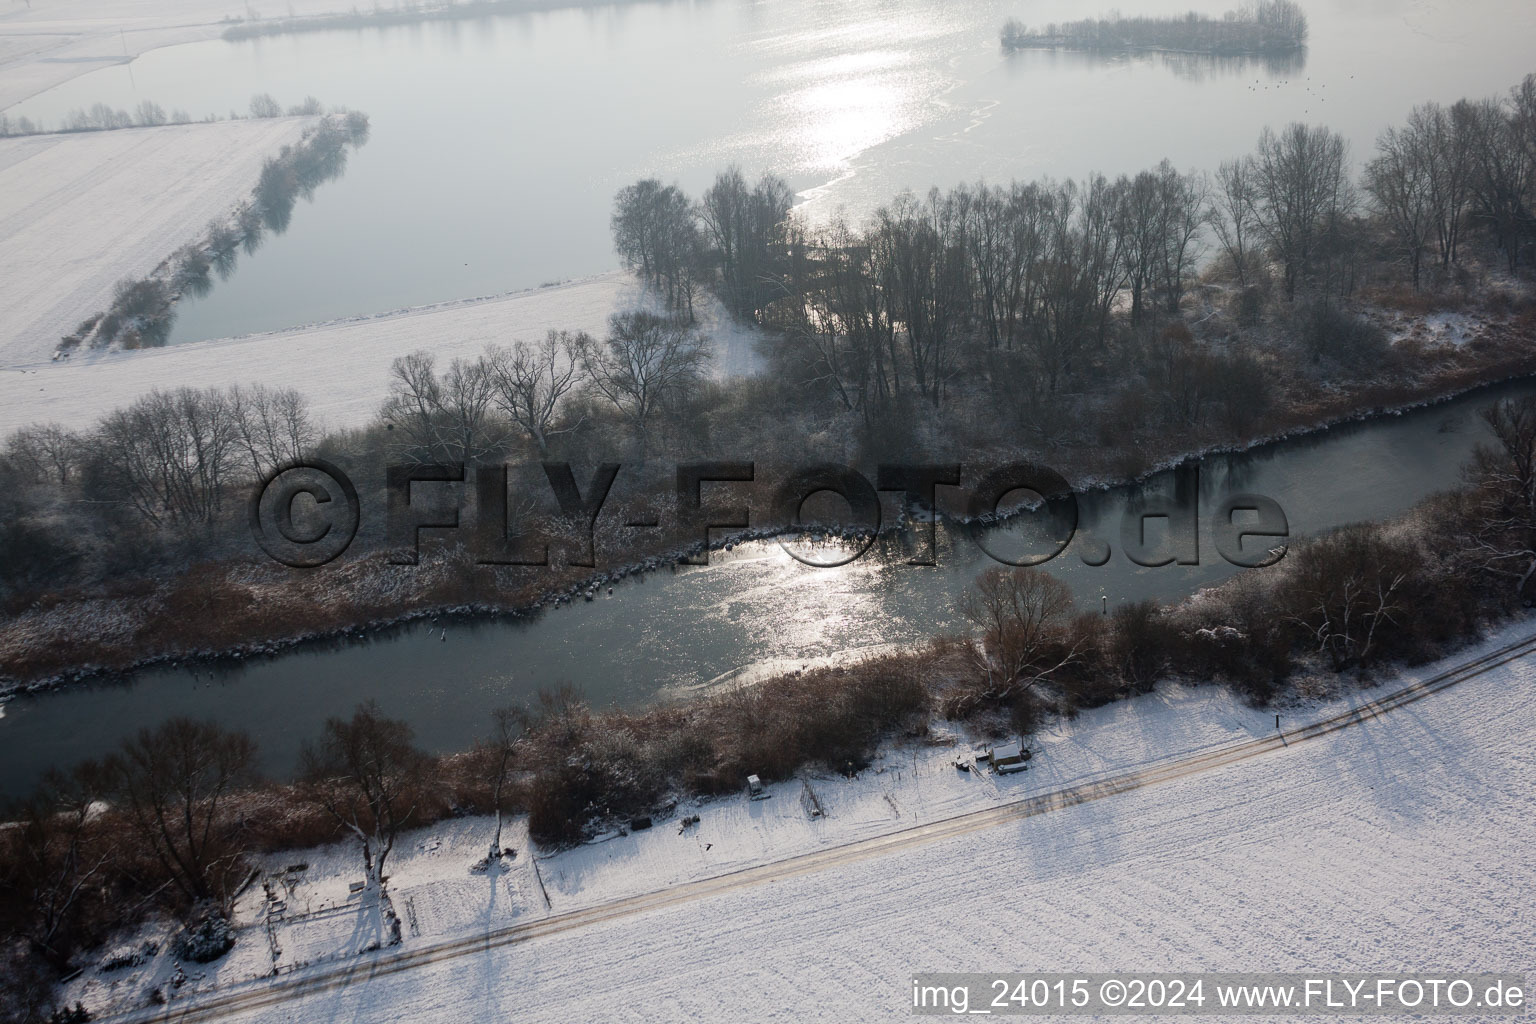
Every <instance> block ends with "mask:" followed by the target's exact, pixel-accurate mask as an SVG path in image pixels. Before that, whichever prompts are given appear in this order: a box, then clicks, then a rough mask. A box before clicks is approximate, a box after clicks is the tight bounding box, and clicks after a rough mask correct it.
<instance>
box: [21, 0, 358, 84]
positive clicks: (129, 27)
mask: <svg viewBox="0 0 1536 1024" xmlns="http://www.w3.org/2000/svg"><path fill="white" fill-rule="evenodd" d="M262 7H267V8H268V9H267V10H266V11H263V10H262ZM348 7H349V5H348V4H345V3H342V2H340V0H283V3H282V5H281V6H279V5H276V4H273V5H270V6H269V5H265V4H261V3H259V2H257V3H244V2H241V0H6V3H5V10H4V12H3V15H0V109H3V108H5V107H8V106H11V105H12V104H15V103H19V102H21V101H22V100H24V99H26V98H27V97H29V96H34V95H36V94H37V93H39V92H42V91H43V90H44V89H49V88H52V87H53V86H55V85H58V84H59V83H60V82H66V81H68V80H69V79H71V78H73V77H75V76H76V75H83V74H85V73H86V72H88V71H94V70H96V69H97V68H101V67H106V66H108V65H111V64H119V63H123V62H125V61H127V60H128V59H130V58H132V57H137V56H139V55H140V54H143V53H147V52H148V51H150V50H153V49H156V48H157V47H161V46H172V45H175V44H177V43H190V42H196V41H198V40H203V39H216V38H218V36H219V35H220V34H221V33H222V32H223V31H224V29H226V28H227V27H228V26H229V22H230V21H232V20H235V19H241V18H246V17H249V16H250V15H251V13H252V12H253V11H254V12H255V13H257V14H266V15H268V16H270V17H288V16H291V15H300V16H302V15H309V14H320V13H330V12H336V11H345V10H347V9H348Z"/></svg>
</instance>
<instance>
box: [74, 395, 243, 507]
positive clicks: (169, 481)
mask: <svg viewBox="0 0 1536 1024" xmlns="http://www.w3.org/2000/svg"><path fill="white" fill-rule="evenodd" d="M237 445H238V428H237V423H236V419H235V416H234V414H233V411H232V409H231V403H230V401H229V399H228V398H227V396H225V395H224V394H223V393H222V392H220V391H218V390H217V389H213V388H210V389H207V390H201V391H200V390H197V389H194V388H178V389H177V390H175V391H152V392H150V393H149V394H148V395H146V396H144V397H143V398H141V399H139V400H138V401H137V402H135V403H133V404H132V405H130V406H129V407H128V408H126V409H119V410H117V411H115V412H113V413H110V414H109V415H108V416H107V417H106V418H105V419H103V420H102V421H101V424H100V425H99V426H98V428H97V431H96V435H95V437H94V438H93V445H92V447H93V449H94V453H93V454H94V456H95V458H94V460H93V465H94V468H95V472H96V473H97V474H99V476H100V477H101V478H102V479H103V480H104V481H105V482H107V483H108V484H109V485H110V490H111V491H112V493H113V494H114V496H115V497H116V499H117V500H120V501H126V502H127V503H128V504H130V505H132V507H133V508H135V509H136V510H137V511H138V512H139V513H140V514H141V515H143V516H144V518H146V519H148V520H149V521H150V522H153V523H163V522H167V521H170V522H211V521H212V520H213V518H214V517H215V515H216V514H217V513H218V512H219V510H220V509H221V508H222V507H223V501H224V492H225V488H226V486H227V485H228V484H229V483H230V477H231V474H232V471H233V469H234V465H235V457H236V455H237V452H238V448H237Z"/></svg>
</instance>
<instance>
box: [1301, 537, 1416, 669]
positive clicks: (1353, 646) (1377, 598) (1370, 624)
mask: <svg viewBox="0 0 1536 1024" xmlns="http://www.w3.org/2000/svg"><path fill="white" fill-rule="evenodd" d="M1292 559H1293V564H1292V565H1291V574H1290V576H1289V577H1288V579H1287V581H1286V588H1285V593H1284V594H1283V595H1282V596H1281V597H1280V598H1279V603H1280V605H1281V607H1283V608H1286V609H1289V618H1290V620H1291V621H1292V622H1293V623H1294V624H1296V625H1297V626H1299V627H1300V628H1301V630H1302V632H1303V633H1304V635H1306V636H1308V637H1309V638H1310V639H1311V640H1312V641H1313V642H1314V643H1315V644H1316V649H1317V651H1318V652H1319V653H1320V654H1326V655H1327V656H1328V658H1329V660H1330V662H1331V663H1332V665H1333V669H1334V671H1336V672H1338V671H1343V670H1344V669H1346V668H1351V667H1354V666H1357V665H1364V664H1368V663H1369V662H1370V661H1371V659H1372V658H1373V657H1374V656H1375V655H1376V653H1377V650H1378V648H1379V645H1380V640H1381V634H1383V633H1385V632H1386V630H1387V628H1388V627H1389V626H1392V625H1396V624H1397V622H1398V616H1399V615H1401V614H1402V613H1403V612H1404V611H1405V610H1406V603H1405V599H1406V595H1405V593H1404V589H1405V585H1406V584H1407V582H1408V580H1409V579H1410V577H1411V575H1412V572H1413V569H1414V565H1413V556H1412V555H1411V554H1410V553H1409V552H1407V551H1405V550H1403V549H1401V548H1398V547H1396V546H1395V545H1393V544H1391V543H1389V542H1387V541H1386V540H1384V539H1383V538H1382V537H1381V535H1380V533H1379V531H1377V530H1376V529H1375V528H1374V527H1371V526H1368V525H1367V526H1348V527H1345V528H1344V529H1342V530H1339V531H1337V532H1335V533H1331V534H1329V535H1328V536H1326V537H1321V538H1318V539H1317V540H1314V541H1313V542H1311V543H1310V544H1308V545H1306V546H1305V547H1304V548H1302V549H1301V550H1300V551H1299V552H1297V553H1296V554H1294V555H1293V556H1292Z"/></svg>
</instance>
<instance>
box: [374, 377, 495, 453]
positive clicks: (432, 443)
mask: <svg viewBox="0 0 1536 1024" xmlns="http://www.w3.org/2000/svg"><path fill="white" fill-rule="evenodd" d="M389 376H390V382H389V397H388V398H386V399H385V401H384V407H383V410H382V412H381V415H382V416H383V417H384V419H385V421H386V422H387V423H388V424H389V426H390V429H391V431H399V433H398V434H396V436H397V437H398V438H399V439H400V440H398V441H396V442H395V444H394V448H395V449H396V451H397V452H399V453H400V454H402V455H404V456H405V457H407V458H410V459H412V460H414V461H418V462H473V461H475V460H476V459H479V458H483V457H484V456H486V455H488V454H490V453H492V452H495V451H497V450H499V449H500V447H501V446H502V445H503V444H504V443H505V436H504V434H503V432H502V429H501V424H500V423H499V421H498V420H497V419H496V418H495V416H494V415H493V414H494V410H495V399H496V396H497V381H496V374H495V372H494V368H493V366H492V365H491V362H490V360H489V359H488V358H487V357H486V356H481V357H480V358H479V359H476V360H474V361H472V362H471V361H469V360H464V359H455V360H454V361H453V362H452V363H450V364H449V365H448V369H447V370H445V371H444V372H443V373H442V374H439V373H438V372H437V360H436V359H435V357H434V356H433V355H432V353H430V352H427V351H425V350H423V351H420V352H413V353H411V354H410V355H407V356H400V357H399V358H397V359H396V360H395V361H394V362H393V363H392V364H391V365H390V368H389Z"/></svg>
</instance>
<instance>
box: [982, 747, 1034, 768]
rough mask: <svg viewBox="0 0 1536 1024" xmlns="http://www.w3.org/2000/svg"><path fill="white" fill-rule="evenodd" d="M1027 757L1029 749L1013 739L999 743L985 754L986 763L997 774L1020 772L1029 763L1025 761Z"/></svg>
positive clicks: (1028, 756)
mask: <svg viewBox="0 0 1536 1024" xmlns="http://www.w3.org/2000/svg"><path fill="white" fill-rule="evenodd" d="M1029 758H1030V753H1029V751H1027V750H1025V749H1024V748H1023V746H1022V745H1021V744H1020V743H1019V742H1018V741H1017V740H1014V741H1010V742H1008V743H1000V744H998V745H997V746H995V747H993V748H992V750H991V752H990V753H988V754H987V763H988V764H990V765H991V766H992V770H993V771H995V772H997V773H998V774H999V775H1007V774H1008V773H1010V772H1022V771H1023V770H1024V769H1026V768H1028V767H1029V765H1028V764H1027V763H1026V762H1027V761H1028V760H1029Z"/></svg>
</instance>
